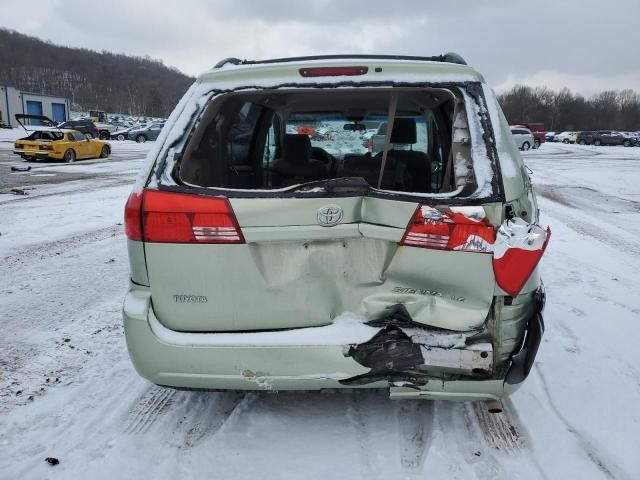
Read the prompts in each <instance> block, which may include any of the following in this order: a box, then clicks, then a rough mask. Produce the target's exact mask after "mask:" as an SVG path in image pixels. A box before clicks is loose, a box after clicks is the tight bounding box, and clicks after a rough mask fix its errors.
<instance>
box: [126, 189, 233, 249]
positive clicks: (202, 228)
mask: <svg viewBox="0 0 640 480" xmlns="http://www.w3.org/2000/svg"><path fill="white" fill-rule="evenodd" d="M125 231H126V233H127V237H129V238H130V239H131V240H141V241H145V242H157V243H227V244H230V243H244V237H243V236H242V232H241V230H240V227H239V226H238V222H237V221H236V218H235V215H234V214H233V211H232V209H231V205H230V204H229V201H228V200H227V199H226V198H222V197H205V196H201V195H191V194H185V193H175V192H164V191H159V190H144V191H143V192H142V193H137V192H134V193H132V194H131V196H130V197H129V200H128V201H127V205H126V206H125Z"/></svg>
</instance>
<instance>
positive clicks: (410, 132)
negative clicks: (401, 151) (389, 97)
mask: <svg viewBox="0 0 640 480" xmlns="http://www.w3.org/2000/svg"><path fill="white" fill-rule="evenodd" d="M416 140H417V134H416V121H415V119H414V118H396V119H394V120H393V130H392V131H391V140H390V141H389V143H411V144H413V143H416Z"/></svg>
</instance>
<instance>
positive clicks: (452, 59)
mask: <svg viewBox="0 0 640 480" xmlns="http://www.w3.org/2000/svg"><path fill="white" fill-rule="evenodd" d="M351 58H352V59H354V60H410V61H417V62H443V63H457V64H458V65H467V62H466V61H465V60H464V58H462V57H461V56H460V55H459V54H457V53H454V52H449V53H445V54H444V55H436V56H433V57H416V56H410V55H362V54H358V55H316V56H308V57H286V58H271V59H268V60H240V59H239V58H235V57H229V58H225V59H224V60H221V61H219V62H218V63H216V65H215V66H214V67H213V68H222V67H223V66H225V65H227V64H231V65H259V64H265V63H287V62H306V61H310V60H344V59H351Z"/></svg>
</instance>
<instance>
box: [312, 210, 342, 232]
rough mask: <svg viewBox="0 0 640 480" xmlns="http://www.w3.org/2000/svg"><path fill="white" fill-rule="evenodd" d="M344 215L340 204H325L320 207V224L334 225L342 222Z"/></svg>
mask: <svg viewBox="0 0 640 480" xmlns="http://www.w3.org/2000/svg"><path fill="white" fill-rule="evenodd" d="M342 215H343V213H342V207H341V206H340V205H325V206H323V207H320V208H319V209H318V224H319V225H322V226H323V227H333V226H334V225H337V224H339V223H340V221H341V220H342Z"/></svg>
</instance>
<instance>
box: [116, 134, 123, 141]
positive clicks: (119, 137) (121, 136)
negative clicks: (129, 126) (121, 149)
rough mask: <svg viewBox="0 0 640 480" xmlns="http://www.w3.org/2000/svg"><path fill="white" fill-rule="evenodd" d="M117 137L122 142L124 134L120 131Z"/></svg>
mask: <svg viewBox="0 0 640 480" xmlns="http://www.w3.org/2000/svg"><path fill="white" fill-rule="evenodd" d="M116 139H117V140H119V141H121V142H122V141H123V140H124V135H123V134H121V133H119V134H118V136H117V137H116Z"/></svg>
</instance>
